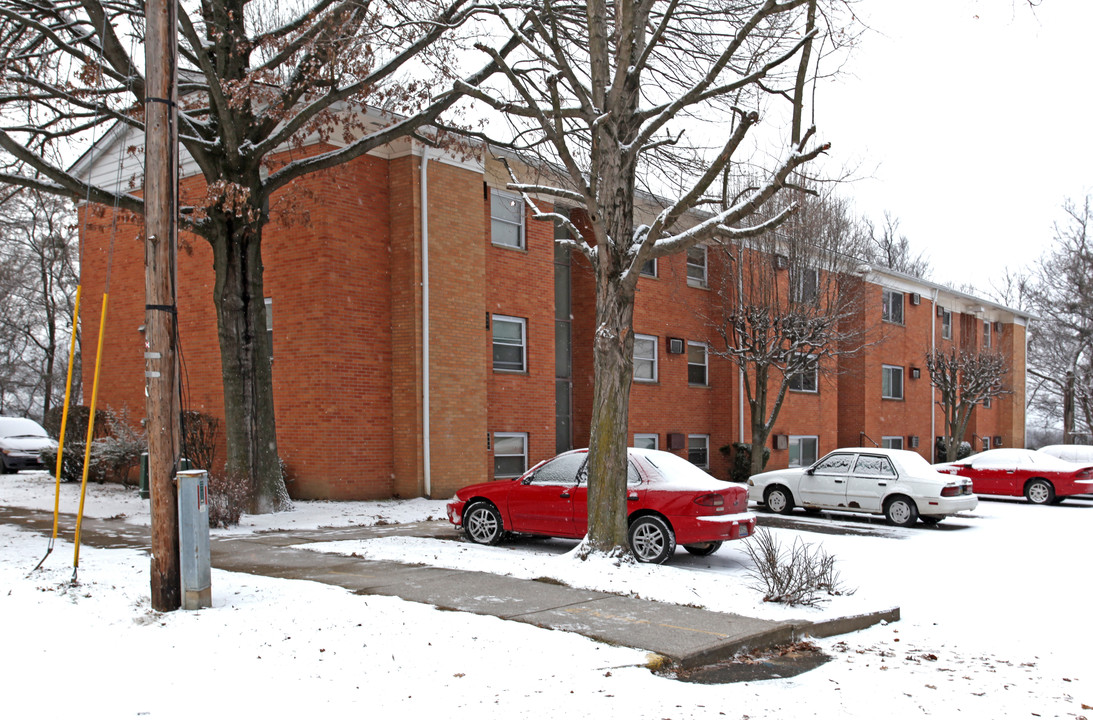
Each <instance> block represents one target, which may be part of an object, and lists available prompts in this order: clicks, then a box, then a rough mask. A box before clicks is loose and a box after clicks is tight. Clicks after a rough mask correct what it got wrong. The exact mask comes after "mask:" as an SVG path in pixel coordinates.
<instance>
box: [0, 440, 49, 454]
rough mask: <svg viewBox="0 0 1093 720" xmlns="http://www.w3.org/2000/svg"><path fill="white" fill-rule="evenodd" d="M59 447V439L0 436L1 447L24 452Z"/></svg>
mask: <svg viewBox="0 0 1093 720" xmlns="http://www.w3.org/2000/svg"><path fill="white" fill-rule="evenodd" d="M56 447H57V441H56V440H52V439H50V438H44V437H6V438H0V448H3V449H4V450H20V451H23V452H40V451H42V450H51V449H53V448H56Z"/></svg>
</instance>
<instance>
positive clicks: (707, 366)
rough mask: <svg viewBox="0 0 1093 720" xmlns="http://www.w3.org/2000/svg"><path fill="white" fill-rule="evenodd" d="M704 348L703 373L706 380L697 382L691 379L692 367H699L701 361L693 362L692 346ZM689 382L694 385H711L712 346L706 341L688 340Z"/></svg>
mask: <svg viewBox="0 0 1093 720" xmlns="http://www.w3.org/2000/svg"><path fill="white" fill-rule="evenodd" d="M693 347H696V348H702V363H701V366H702V375H703V377H704V378H705V381H704V382H701V383H696V382H692V381H691V367H692V366H694V367H698V365H699V363H696V362H691V348H693ZM687 384H688V385H691V386H692V387H709V386H710V346H709V345H707V344H706V343H704V342H696V341H694V340H688V341H687Z"/></svg>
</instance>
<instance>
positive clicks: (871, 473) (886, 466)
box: [854, 455, 896, 478]
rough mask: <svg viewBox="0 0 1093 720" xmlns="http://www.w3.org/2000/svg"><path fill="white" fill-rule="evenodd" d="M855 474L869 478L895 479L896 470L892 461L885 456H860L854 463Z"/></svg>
mask: <svg viewBox="0 0 1093 720" xmlns="http://www.w3.org/2000/svg"><path fill="white" fill-rule="evenodd" d="M854 474H855V475H865V476H867V477H882V478H894V477H895V476H896V469H895V468H894V467H892V461H891V460H889V459H888V458H886V457H884V456H883V455H859V456H858V461H857V462H856V463H854Z"/></svg>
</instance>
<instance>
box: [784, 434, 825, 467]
mask: <svg viewBox="0 0 1093 720" xmlns="http://www.w3.org/2000/svg"><path fill="white" fill-rule="evenodd" d="M819 447H820V439H819V438H818V437H816V436H815V435H790V436H789V466H790V467H808V466H809V465H811V464H812V463H814V462H816V456H817V454H818V452H817V451H818V449H819Z"/></svg>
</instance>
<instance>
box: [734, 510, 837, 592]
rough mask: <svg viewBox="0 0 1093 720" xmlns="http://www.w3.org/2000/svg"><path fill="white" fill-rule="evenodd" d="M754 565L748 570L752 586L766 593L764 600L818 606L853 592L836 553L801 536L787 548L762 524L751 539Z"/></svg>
mask: <svg viewBox="0 0 1093 720" xmlns="http://www.w3.org/2000/svg"><path fill="white" fill-rule="evenodd" d="M746 548H747V551H748V556H749V557H751V561H752V563H753V565H754V568H753V569H751V570H749V571H748V576H749V577H751V578H752V580H753V584H752V585H751V587H753V588H754V589H756V590H758V591H759V592H762V593H763V600H764V601H767V602H780V603H785V604H786V605H805V606H808V607H816V606H817V605H819V604H820V603H822V602H827V601H828V600H830V599H831V597H832V596H834V595H853V594H854V590H847V589H846V588H845V587H844V586H843V584H842V580H841V579H840V578H839V573H838V572H837V571H836V570H835V556H834V555H828V554H827V552H826V551H825V550H824V549H823V547H817V548H815V549H813V547H812V546H811V545H809V544H808V543H804V542H802V541H801V540H800V538H797V539H795V540H794V541H793V547H792V548H791V549H790V550H789V551H783V550H782V547H781V546H780V545H779V543H778V541H777V540H775V539H774V536H773V535H771V534H770V531H769V530H767V529H766V528H760V529H759V530H758V531H756V533H755V535H753V536H752V537H751V538H750V539H749V540H748V542H747V544H746Z"/></svg>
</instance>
